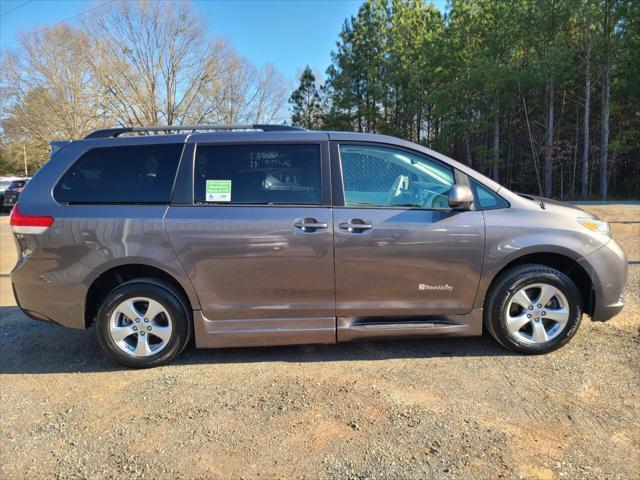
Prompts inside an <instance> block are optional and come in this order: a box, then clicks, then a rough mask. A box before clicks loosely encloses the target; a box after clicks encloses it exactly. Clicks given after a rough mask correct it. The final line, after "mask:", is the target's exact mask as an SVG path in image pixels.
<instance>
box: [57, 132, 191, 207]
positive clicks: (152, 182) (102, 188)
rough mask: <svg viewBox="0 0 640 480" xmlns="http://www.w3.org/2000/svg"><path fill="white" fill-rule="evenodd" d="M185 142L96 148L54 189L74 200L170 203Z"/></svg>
mask: <svg viewBox="0 0 640 480" xmlns="http://www.w3.org/2000/svg"><path fill="white" fill-rule="evenodd" d="M182 147H183V144H163V145H140V146H121V147H105V148H94V149H93V150H89V151H88V152H86V153H85V154H84V155H82V156H81V157H80V158H79V159H78V160H76V162H75V163H74V164H73V166H72V167H71V168H70V169H69V170H67V172H66V173H65V174H64V175H63V177H62V178H61V179H60V181H59V182H58V184H57V185H56V187H55V188H54V190H53V196H54V198H55V199H56V201H58V202H61V203H71V204H74V203H76V204H164V203H169V200H170V198H171V190H172V187H173V182H174V178H175V175H176V170H177V168H178V162H179V161H180V154H181V152H182Z"/></svg>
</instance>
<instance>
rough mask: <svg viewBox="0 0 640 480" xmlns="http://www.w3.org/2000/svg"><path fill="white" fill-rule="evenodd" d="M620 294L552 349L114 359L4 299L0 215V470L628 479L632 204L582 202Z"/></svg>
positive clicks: (638, 438) (21, 473)
mask: <svg viewBox="0 0 640 480" xmlns="http://www.w3.org/2000/svg"><path fill="white" fill-rule="evenodd" d="M585 208H588V209H589V210H591V211H593V212H595V213H596V214H598V215H599V216H601V217H603V218H605V219H607V220H609V221H611V222H612V227H613V234H614V237H615V238H616V239H618V241H619V242H620V243H621V244H622V245H623V248H624V249H625V251H626V252H627V255H628V257H629V261H630V265H629V267H630V273H629V280H628V284H627V290H626V299H627V306H626V307H625V310H624V311H623V312H622V313H621V314H620V315H618V316H617V317H616V318H614V319H613V320H611V321H610V322H607V323H592V322H590V321H589V319H588V318H585V319H584V321H583V324H582V326H581V327H580V330H579V332H578V334H577V335H576V337H575V338H574V339H573V340H572V342H571V343H569V344H568V345H567V346H566V347H564V348H563V349H561V350H560V351H557V352H555V353H552V354H549V355H545V356H539V357H525V356H520V355H514V354H511V353H509V352H507V351H505V350H503V349H501V348H500V347H498V346H497V345H496V344H495V343H494V342H493V341H492V340H491V339H490V338H487V337H482V338H466V339H435V338H434V339H428V340H411V341H402V342H401V341H387V342H366V343H352V344H340V345H324V346H293V347H277V348H275V347H274V348H253V349H248V348H247V349H228V350H195V349H193V348H189V349H187V350H186V351H185V352H184V353H183V355H182V356H181V357H180V359H179V360H178V361H177V362H175V363H174V364H172V365H169V366H166V367H161V368H157V369H153V370H144V371H131V370H123V369H121V368H119V367H118V366H117V365H115V364H113V363H111V362H109V361H108V360H106V359H105V358H104V357H103V355H102V354H101V352H100V350H99V347H98V343H97V341H96V338H95V332H94V330H93V329H91V330H89V331H86V332H81V331H73V330H67V329H63V328H59V327H56V326H53V325H49V324H45V323H39V322H34V321H31V320H28V319H27V318H26V317H24V316H23V315H22V314H21V313H20V312H19V310H18V309H17V308H15V306H14V304H13V298H12V296H11V292H10V285H9V281H8V278H7V275H6V272H7V271H8V270H9V268H10V267H11V266H12V264H13V261H14V258H13V255H14V254H15V253H14V251H13V245H12V242H11V239H10V234H9V232H8V228H7V222H6V220H7V219H6V217H4V218H0V249H1V250H0V252H1V259H0V272H1V273H0V293H1V298H0V304H1V305H2V306H1V307H0V327H1V328H0V361H1V363H0V387H1V392H0V401H1V403H0V434H1V442H0V449H1V450H0V477H2V478H314V479H315V478H335V479H361V478H380V479H386V478H389V479H404V478H407V479H428V478H438V479H439V478H456V479H458V478H463V479H466V478H468V479H476V478H499V477H504V478H527V479H528V478H542V479H553V478H570V479H573V478H594V479H605V478H608V479H617V478H620V479H632V478H640V473H639V472H640V367H639V365H640V362H639V360H640V349H639V346H640V331H639V326H640V313H639V310H640V308H639V304H640V298H639V296H640V240H639V238H640V206H620V205H612V206H607V207H597V206H596V207H594V206H588V207H585Z"/></svg>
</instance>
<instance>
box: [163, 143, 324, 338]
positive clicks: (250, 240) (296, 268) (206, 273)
mask: <svg viewBox="0 0 640 480" xmlns="http://www.w3.org/2000/svg"><path fill="white" fill-rule="evenodd" d="M326 149H327V144H326V142H324V143H322V142H319V143H297V144H294V143H291V144H283V143H274V144H259V143H255V144H252V143H248V144H247V143H244V144H238V145H227V144H225V145H221V144H209V145H202V144H199V145H197V146H196V149H195V158H194V167H193V171H194V174H193V177H194V184H193V192H194V203H193V205H186V206H185V205H172V206H171V207H170V208H169V211H168V213H167V216H166V219H165V224H166V228H167V232H168V234H169V237H170V239H171V242H172V244H173V247H174V249H175V251H176V253H177V255H178V257H179V258H180V261H181V263H182V265H183V267H184V269H185V271H186V273H187V275H189V277H190V279H191V281H192V283H193V285H194V287H195V289H196V292H197V295H198V297H199V300H200V304H201V307H202V312H201V314H202V315H201V316H202V318H196V319H195V324H196V340H197V342H198V345H200V346H240V345H265V344H286V343H315V342H333V341H335V299H334V291H335V290H334V272H333V223H332V215H331V208H330V206H329V199H328V197H327V195H326V194H325V195H323V180H326V181H328V178H323V177H325V176H327V175H323V174H322V172H323V164H324V163H325V162H326V161H328V159H327V158H326V157H327V155H326ZM327 171H328V169H327ZM198 313H199V312H196V316H198Z"/></svg>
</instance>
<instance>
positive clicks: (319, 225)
mask: <svg viewBox="0 0 640 480" xmlns="http://www.w3.org/2000/svg"><path fill="white" fill-rule="evenodd" d="M293 226H294V227H296V228H299V229H300V230H302V231H303V232H315V231H316V230H321V229H325V228H327V227H328V226H329V224H328V223H326V222H318V221H317V220H316V219H315V218H303V219H302V220H298V221H296V222H295V223H294V224H293Z"/></svg>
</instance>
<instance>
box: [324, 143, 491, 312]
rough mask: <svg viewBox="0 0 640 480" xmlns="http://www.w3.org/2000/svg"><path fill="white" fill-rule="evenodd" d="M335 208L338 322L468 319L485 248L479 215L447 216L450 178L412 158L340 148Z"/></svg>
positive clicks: (368, 148)
mask: <svg viewBox="0 0 640 480" xmlns="http://www.w3.org/2000/svg"><path fill="white" fill-rule="evenodd" d="M334 151H337V152H338V153H339V158H340V162H341V169H340V170H341V172H342V184H343V194H344V206H337V207H336V208H335V210H334V231H335V263H336V267H335V272H336V313H337V316H338V317H361V318H362V317H364V318H366V317H413V316H427V315H436V316H437V315H447V314H466V313H468V312H470V311H471V309H472V307H473V303H474V299H475V295H476V291H477V289H478V283H479V279H480V273H481V267H482V257H483V251H484V221H483V216H482V212H480V211H465V212H458V211H452V210H451V209H450V208H449V206H448V193H449V190H450V188H451V186H452V185H453V184H454V182H455V180H454V179H455V173H454V171H453V170H452V169H451V168H450V167H449V166H447V165H445V164H443V163H440V162H438V161H436V160H433V159H430V158H427V157H425V156H423V155H419V154H417V153H414V152H411V151H408V150H404V149H400V148H397V149H396V148H389V147H384V146H378V145H374V144H356V143H353V144H349V143H342V144H340V145H339V146H338V148H337V149H335V150H334Z"/></svg>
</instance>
